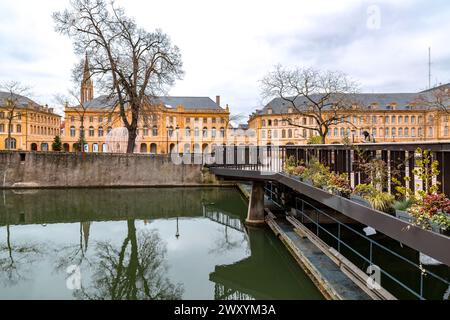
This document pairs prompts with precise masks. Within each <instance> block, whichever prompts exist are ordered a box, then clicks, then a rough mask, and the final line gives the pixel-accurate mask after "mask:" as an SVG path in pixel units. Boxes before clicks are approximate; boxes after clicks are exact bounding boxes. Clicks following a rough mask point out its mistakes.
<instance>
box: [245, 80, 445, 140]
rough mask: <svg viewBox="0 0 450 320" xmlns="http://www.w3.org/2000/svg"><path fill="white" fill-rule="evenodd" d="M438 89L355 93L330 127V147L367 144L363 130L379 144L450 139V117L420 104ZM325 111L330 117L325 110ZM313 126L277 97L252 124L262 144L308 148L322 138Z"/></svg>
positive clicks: (299, 102) (301, 100)
mask: <svg viewBox="0 0 450 320" xmlns="http://www.w3.org/2000/svg"><path fill="white" fill-rule="evenodd" d="M438 89H441V88H436V89H431V90H427V91H424V92H419V93H386V94H380V93H374V94H368V93H363V94H356V95H353V97H352V98H354V100H355V101H358V103H357V105H355V106H354V107H352V108H349V109H348V110H345V112H343V113H342V118H343V119H344V121H339V122H336V124H332V125H331V126H330V130H329V132H328V135H327V136H326V143H342V142H343V141H349V142H362V141H366V139H365V137H364V133H365V132H366V135H367V133H368V134H369V135H370V138H371V141H372V142H373V141H375V142H377V143H379V142H417V141H441V140H450V134H449V126H450V123H449V115H450V113H447V112H446V111H445V110H442V109H440V108H437V107H431V106H430V105H429V103H423V104H421V103H420V102H418V101H420V100H423V99H419V97H420V96H422V98H423V96H424V95H425V96H426V95H430V94H432V92H433V90H438ZM449 96H450V95H449ZM428 101H431V99H429V100H428ZM295 103H296V107H298V106H303V105H306V106H307V105H308V104H307V103H306V101H305V99H304V98H298V99H297V100H296V101H295ZM324 113H325V116H326V114H327V111H325V112H324ZM329 114H331V112H329ZM289 123H291V124H289ZM295 124H297V125H300V126H296V125H295ZM315 126H316V124H315V121H314V119H313V118H311V117H308V116H306V115H305V114H299V112H298V111H296V108H293V107H292V105H291V104H290V103H289V102H286V101H284V100H283V99H281V98H275V99H273V100H272V101H270V102H269V103H268V104H267V105H266V106H265V107H264V108H262V109H261V110H256V112H254V113H253V114H252V115H251V116H250V118H249V121H248V127H249V129H251V130H254V131H255V132H256V136H257V141H258V144H277V145H293V144H296V145H297V144H306V143H308V141H309V140H310V137H311V136H314V135H318V133H317V131H315V130H312V129H310V128H314V127H315Z"/></svg>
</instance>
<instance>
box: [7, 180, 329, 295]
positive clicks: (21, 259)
mask: <svg viewBox="0 0 450 320" xmlns="http://www.w3.org/2000/svg"><path fill="white" fill-rule="evenodd" d="M1 197H2V198H1V201H0V299H323V297H322V295H321V294H320V292H319V291H318V289H317V288H316V287H315V286H314V285H313V283H312V282H311V281H310V279H309V278H308V276H307V275H306V274H305V273H304V272H303V271H302V270H301V269H300V267H299V266H298V265H297V263H296V262H295V260H294V259H293V258H292V257H291V256H290V254H289V253H288V252H287V250H286V249H285V247H284V246H283V245H282V244H281V242H280V241H279V240H278V239H277V238H276V237H275V236H274V235H273V234H272V231H270V230H269V229H267V228H264V229H253V228H245V227H244V224H243V221H244V218H245V215H246V212H247V202H246V201H245V200H244V199H243V198H242V197H241V195H240V193H239V192H238V191H237V190H235V189H232V188H212V189H204V188H163V189H156V188H153V189H67V190H39V191H20V192H19V191H2V192H1Z"/></svg>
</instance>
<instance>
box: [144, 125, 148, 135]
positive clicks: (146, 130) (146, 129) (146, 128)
mask: <svg viewBox="0 0 450 320" xmlns="http://www.w3.org/2000/svg"><path fill="white" fill-rule="evenodd" d="M146 136H148V127H147V126H144V137H146Z"/></svg>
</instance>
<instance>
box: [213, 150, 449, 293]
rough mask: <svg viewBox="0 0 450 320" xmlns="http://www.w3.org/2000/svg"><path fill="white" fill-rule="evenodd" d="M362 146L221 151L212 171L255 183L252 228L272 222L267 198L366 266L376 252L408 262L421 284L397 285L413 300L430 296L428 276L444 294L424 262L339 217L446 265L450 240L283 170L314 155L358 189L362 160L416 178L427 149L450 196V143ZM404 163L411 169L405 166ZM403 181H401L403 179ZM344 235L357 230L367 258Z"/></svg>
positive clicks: (445, 282)
mask: <svg viewBox="0 0 450 320" xmlns="http://www.w3.org/2000/svg"><path fill="white" fill-rule="evenodd" d="M357 148H358V150H359V151H358V152H356V151H355V146H348V145H306V146H282V147H274V146H263V147H235V146H230V147H222V148H221V149H219V150H217V149H216V154H215V163H213V164H210V165H209V167H210V170H211V172H212V173H214V174H215V175H216V176H217V177H219V178H222V179H226V180H234V181H247V182H251V183H252V192H251V196H250V202H249V208H248V215H247V219H246V223H247V224H248V225H259V224H265V223H266V222H267V219H268V217H267V213H266V211H265V210H264V209H265V208H264V197H265V196H266V197H268V198H270V199H271V200H273V201H274V202H275V203H277V204H278V205H279V206H280V207H282V208H283V209H284V210H285V212H286V217H288V219H294V220H295V222H294V223H297V222H298V223H301V224H302V225H306V226H308V228H310V229H312V230H313V231H314V233H316V234H317V235H318V236H319V234H322V235H323V234H325V235H326V236H327V237H329V238H330V237H331V238H332V239H333V241H335V242H336V243H337V246H336V248H339V250H341V248H345V249H349V250H350V251H351V250H353V251H354V252H355V254H356V255H360V256H361V258H362V259H363V260H364V262H365V263H366V264H367V265H372V264H373V263H374V259H373V255H374V253H373V252H375V251H377V250H381V251H385V252H386V253H387V254H389V255H392V257H394V259H400V260H402V261H403V262H405V263H406V264H407V265H408V266H409V267H412V268H413V269H415V270H416V271H417V272H418V278H420V280H419V282H420V283H419V284H418V288H410V287H408V286H406V285H404V284H402V283H401V282H399V283H398V284H399V285H400V286H404V287H405V288H404V289H405V290H406V291H409V293H411V294H412V295H413V296H415V297H417V298H419V299H424V298H425V295H424V280H423V279H425V276H427V277H428V278H435V279H436V281H437V282H439V283H440V284H442V287H443V288H444V290H445V288H450V282H449V281H448V279H447V278H445V277H441V276H440V275H437V274H434V273H432V272H429V271H424V269H423V266H422V263H421V262H422V260H420V262H417V261H411V260H408V259H407V258H405V257H403V256H401V255H400V254H398V253H397V252H395V251H393V250H391V249H389V248H386V247H384V246H383V245H381V244H379V243H378V242H377V241H374V240H373V238H374V237H372V238H370V237H369V236H367V235H366V234H364V233H361V232H358V231H357V230H355V229H354V228H352V226H351V224H350V225H349V224H348V223H343V222H342V221H343V219H341V218H339V217H345V218H347V220H352V221H354V223H355V224H361V225H364V226H370V227H372V228H373V229H375V230H376V231H377V234H378V235H383V236H387V237H389V238H390V239H393V240H395V241H398V242H399V243H400V244H401V245H402V246H405V247H409V248H412V249H413V250H415V251H416V252H417V253H418V254H420V257H422V256H423V257H428V258H429V257H432V258H434V259H435V260H437V261H438V262H441V263H442V264H444V265H446V266H447V267H448V266H450V250H448V248H449V247H450V238H449V237H447V236H445V235H443V234H440V233H436V232H432V231H428V230H425V229H422V228H420V227H418V226H416V225H413V224H411V223H409V222H407V221H404V220H401V219H399V218H397V217H395V216H392V215H389V214H385V213H383V212H380V211H377V210H374V209H372V208H371V207H369V206H366V205H363V204H361V203H358V202H356V201H354V200H352V199H347V198H344V197H341V196H337V195H334V194H331V193H329V192H328V191H326V190H323V189H320V188H316V187H314V186H312V185H311V184H308V183H306V182H303V181H301V180H299V179H298V178H297V177H295V176H292V175H289V174H286V173H285V172H283V167H284V163H285V161H286V159H287V158H289V157H291V156H293V157H294V158H295V159H296V160H298V161H302V162H304V163H308V161H309V160H310V159H311V158H313V157H315V158H317V159H319V160H320V162H322V163H324V164H325V165H327V166H329V167H330V168H331V170H332V171H335V172H337V173H344V172H345V173H347V174H348V176H349V179H350V182H351V184H352V186H355V185H357V184H359V183H360V182H361V181H363V179H365V177H364V176H363V173H362V172H359V171H358V167H357V165H356V164H357V161H358V156H361V154H365V155H368V156H369V157H374V158H378V159H382V160H384V161H385V162H386V164H387V166H388V168H389V172H390V173H391V172H393V170H394V168H400V169H399V175H400V177H401V178H404V177H413V170H414V168H415V160H416V153H415V151H416V149H417V148H422V149H423V150H425V149H426V150H430V152H431V153H432V155H433V159H436V160H438V161H439V171H440V174H439V176H438V177H437V178H436V179H437V181H439V182H440V187H441V191H442V192H446V193H447V194H450V170H448V168H446V164H447V166H448V165H450V143H410V144H396V143H393V144H389V145H385V144H361V145H358V146H357ZM401 164H406V165H403V166H401ZM413 179H414V178H413ZM403 180H404V179H401V181H403ZM413 181H415V180H413ZM393 183H394V182H393V181H392V179H391V175H389V179H388V185H387V186H386V191H389V190H394V187H393ZM415 187H416V188H417V186H415V184H412V186H411V187H410V188H412V189H413V190H414V188H415ZM307 208H308V209H307ZM269 218H270V217H269ZM324 218H326V219H328V220H330V221H334V222H335V225H336V226H337V227H336V228H335V229H337V231H336V230H335V232H330V230H328V229H327V228H326V227H324V225H323V224H322V223H321V222H320V221H322V220H323V219H324ZM349 230H350V231H349ZM344 231H345V232H354V233H355V234H358V236H359V237H361V238H363V239H365V240H367V242H368V247H369V250H368V251H369V252H367V254H366V255H364V256H363V255H362V254H361V253H360V252H357V251H356V250H354V249H353V248H351V246H349V244H348V243H347V242H345V241H344V239H342V238H341V234H343V233H344ZM347 247H348V248H347ZM449 270H450V269H449ZM364 271H365V270H364ZM381 272H382V273H383V275H384V276H385V277H387V278H392V279H391V280H393V281H396V280H397V279H396V278H395V276H394V275H392V273H389V272H387V271H386V270H383V269H382V270H381ZM447 276H448V272H447Z"/></svg>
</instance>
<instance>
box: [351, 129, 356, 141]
mask: <svg viewBox="0 0 450 320" xmlns="http://www.w3.org/2000/svg"><path fill="white" fill-rule="evenodd" d="M355 133H356V129H352V143H355Z"/></svg>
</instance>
